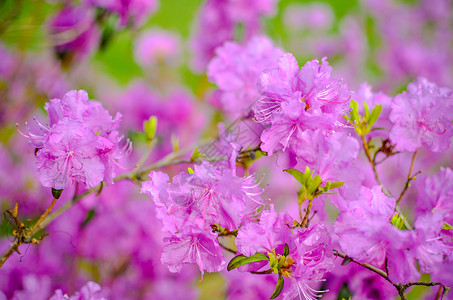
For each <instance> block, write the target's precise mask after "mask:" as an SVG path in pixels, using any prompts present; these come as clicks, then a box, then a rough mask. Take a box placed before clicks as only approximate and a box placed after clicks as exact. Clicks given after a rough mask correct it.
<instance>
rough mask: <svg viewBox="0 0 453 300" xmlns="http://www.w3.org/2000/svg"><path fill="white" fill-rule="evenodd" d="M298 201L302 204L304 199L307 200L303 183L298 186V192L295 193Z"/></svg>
mask: <svg viewBox="0 0 453 300" xmlns="http://www.w3.org/2000/svg"><path fill="white" fill-rule="evenodd" d="M297 195H298V197H297V200H298V203H299V205H300V204H302V203H303V202H304V201H305V200H307V188H306V187H305V186H304V185H303V186H301V187H300V190H299V192H298V193H297Z"/></svg>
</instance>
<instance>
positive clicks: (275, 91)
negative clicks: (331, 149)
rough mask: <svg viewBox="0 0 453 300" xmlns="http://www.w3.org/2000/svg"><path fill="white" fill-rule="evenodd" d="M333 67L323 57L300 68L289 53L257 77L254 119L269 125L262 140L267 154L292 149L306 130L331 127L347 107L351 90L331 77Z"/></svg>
mask: <svg viewBox="0 0 453 300" xmlns="http://www.w3.org/2000/svg"><path fill="white" fill-rule="evenodd" d="M331 71H332V68H331V67H330V66H329V64H328V63H327V61H326V58H324V59H323V60H322V62H321V65H320V64H319V62H318V60H312V61H309V62H307V63H306V64H305V65H304V66H303V67H302V68H301V69H300V70H299V66H298V64H297V61H296V59H295V58H294V56H293V55H292V54H290V53H287V54H285V55H284V56H282V57H281V58H280V59H279V61H278V64H277V67H274V68H271V69H268V70H265V71H264V72H263V73H262V74H261V75H260V77H259V80H258V90H259V92H260V94H261V99H260V100H259V101H258V102H257V104H256V105H255V106H254V108H253V110H254V113H255V118H256V119H257V120H258V121H259V122H264V123H266V124H269V125H270V126H269V128H267V129H265V130H264V132H263V134H262V136H261V141H262V142H263V145H262V149H263V150H264V151H266V152H268V153H270V154H272V153H273V152H275V151H278V150H280V149H283V150H284V149H286V148H288V147H290V148H293V147H295V146H296V145H297V144H298V143H299V140H298V138H297V136H298V135H299V134H301V133H302V132H304V131H305V130H315V129H322V130H325V131H326V130H334V129H336V128H338V127H339V126H340V125H341V123H340V121H341V119H340V118H341V117H342V115H343V114H344V113H345V112H346V111H347V110H348V108H349V100H350V93H349V92H348V90H347V87H346V84H345V83H343V82H342V80H339V79H335V78H331V75H330V74H331Z"/></svg>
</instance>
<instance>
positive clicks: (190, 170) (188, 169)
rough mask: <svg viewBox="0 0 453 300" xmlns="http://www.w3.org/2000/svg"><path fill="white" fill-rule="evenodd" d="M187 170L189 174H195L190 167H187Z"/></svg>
mask: <svg viewBox="0 0 453 300" xmlns="http://www.w3.org/2000/svg"><path fill="white" fill-rule="evenodd" d="M187 171H188V172H189V174H191V175H193V174H195V172H194V170H193V169H192V168H187Z"/></svg>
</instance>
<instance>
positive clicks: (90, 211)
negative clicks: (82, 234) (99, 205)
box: [80, 209, 96, 228]
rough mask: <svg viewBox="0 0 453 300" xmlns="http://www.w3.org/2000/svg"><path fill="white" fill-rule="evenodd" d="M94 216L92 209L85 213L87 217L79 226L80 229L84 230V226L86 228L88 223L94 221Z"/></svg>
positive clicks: (94, 212)
mask: <svg viewBox="0 0 453 300" xmlns="http://www.w3.org/2000/svg"><path fill="white" fill-rule="evenodd" d="M95 215H96V211H95V210H94V209H90V210H89V211H88V212H87V215H86V217H85V220H83V222H82V224H81V225H80V226H81V227H82V228H84V227H85V226H87V224H88V223H90V222H91V221H92V220H93V219H94V216H95Z"/></svg>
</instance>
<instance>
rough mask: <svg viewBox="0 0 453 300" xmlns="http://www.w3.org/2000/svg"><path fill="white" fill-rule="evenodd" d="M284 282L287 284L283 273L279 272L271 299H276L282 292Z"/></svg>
mask: <svg viewBox="0 0 453 300" xmlns="http://www.w3.org/2000/svg"><path fill="white" fill-rule="evenodd" d="M284 284H285V280H284V279H283V275H282V274H280V273H279V274H278V281H277V285H276V286H275V289H274V292H273V293H272V295H271V299H275V298H277V297H278V296H279V295H280V293H281V292H282V291H283V285H284Z"/></svg>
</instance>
